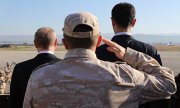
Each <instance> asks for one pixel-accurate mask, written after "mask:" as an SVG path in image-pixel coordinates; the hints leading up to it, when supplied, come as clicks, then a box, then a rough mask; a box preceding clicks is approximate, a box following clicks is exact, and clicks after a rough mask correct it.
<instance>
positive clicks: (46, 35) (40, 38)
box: [34, 27, 57, 50]
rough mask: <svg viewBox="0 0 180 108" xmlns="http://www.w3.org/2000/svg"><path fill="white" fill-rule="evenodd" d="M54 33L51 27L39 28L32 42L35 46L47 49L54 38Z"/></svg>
mask: <svg viewBox="0 0 180 108" xmlns="http://www.w3.org/2000/svg"><path fill="white" fill-rule="evenodd" d="M56 38H57V37H56V34H55V32H54V30H53V29H51V28H49V27H42V28H39V29H38V30H37V31H36V33H35V37H34V43H35V46H36V48H41V49H45V50H48V49H49V47H50V46H51V45H53V44H54V42H55V40H56Z"/></svg>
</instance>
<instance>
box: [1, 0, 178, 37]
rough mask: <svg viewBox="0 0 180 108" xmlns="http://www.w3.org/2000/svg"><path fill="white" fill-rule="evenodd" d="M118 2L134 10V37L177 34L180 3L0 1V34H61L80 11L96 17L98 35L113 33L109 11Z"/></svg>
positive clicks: (173, 0) (144, 0)
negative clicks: (44, 30) (50, 31)
mask: <svg viewBox="0 0 180 108" xmlns="http://www.w3.org/2000/svg"><path fill="white" fill-rule="evenodd" d="M119 2H130V3H132V4H133V5H134V6H135V8H136V13H137V14H136V19H137V23H136V26H135V28H134V29H133V33H146V34H151V33H152V34H161V33H180V0H0V34H1V35H18V34H21V35H32V34H34V32H35V31H36V30H37V29H38V28H39V27H42V26H49V27H52V28H53V29H54V30H55V31H56V33H57V34H62V27H63V22H64V19H65V17H66V16H67V15H68V14H70V13H74V12H83V11H89V12H92V13H93V14H95V15H96V16H97V17H98V19H99V22H100V27H101V33H112V32H113V30H112V27H111V20H110V17H111V9H112V8H113V6H114V5H115V4H117V3H119Z"/></svg>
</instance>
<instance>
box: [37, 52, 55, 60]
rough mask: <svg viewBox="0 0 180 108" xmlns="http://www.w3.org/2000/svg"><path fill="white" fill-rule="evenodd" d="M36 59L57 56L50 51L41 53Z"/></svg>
mask: <svg viewBox="0 0 180 108" xmlns="http://www.w3.org/2000/svg"><path fill="white" fill-rule="evenodd" d="M35 58H36V59H40V58H42V59H45V58H57V57H56V56H55V55H54V54H50V53H39V54H38V55H37V56H36V57H35Z"/></svg>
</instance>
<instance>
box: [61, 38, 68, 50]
mask: <svg viewBox="0 0 180 108" xmlns="http://www.w3.org/2000/svg"><path fill="white" fill-rule="evenodd" d="M62 43H63V44H64V47H65V48H66V49H67V50H68V45H67V42H66V39H64V38H62Z"/></svg>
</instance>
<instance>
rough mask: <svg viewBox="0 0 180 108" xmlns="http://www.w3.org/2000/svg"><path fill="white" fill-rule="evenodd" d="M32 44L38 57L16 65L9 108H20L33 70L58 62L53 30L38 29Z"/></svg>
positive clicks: (47, 28) (55, 38) (46, 28)
mask: <svg viewBox="0 0 180 108" xmlns="http://www.w3.org/2000/svg"><path fill="white" fill-rule="evenodd" d="M34 44H35V46H36V48H37V51H38V55H37V56H36V57H35V58H33V59H30V60H27V61H24V62H21V63H19V64H17V65H16V66H15V68H14V71H13V75H12V79H11V86H10V108H22V105H23V99H24V95H25V91H26V86H27V83H28V80H29V77H30V75H31V73H32V71H33V70H34V69H35V68H37V67H38V66H40V65H42V64H45V63H49V62H55V61H58V60H59V59H58V58H57V57H56V56H55V55H54V51H55V49H56V46H57V37H56V34H55V32H54V30H53V29H51V28H49V27H43V28H40V29H38V30H37V32H36V33H35V39H34Z"/></svg>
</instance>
